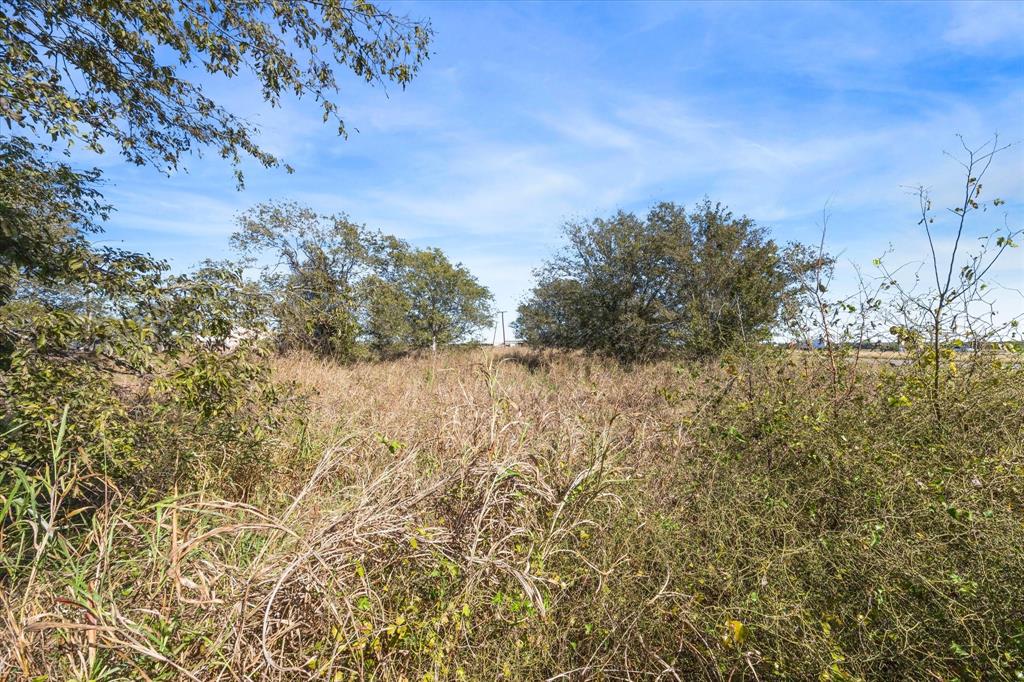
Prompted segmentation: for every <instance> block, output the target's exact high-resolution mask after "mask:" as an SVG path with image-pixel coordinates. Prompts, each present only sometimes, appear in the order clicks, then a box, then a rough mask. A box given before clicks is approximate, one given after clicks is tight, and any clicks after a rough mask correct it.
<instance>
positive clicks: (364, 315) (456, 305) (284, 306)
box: [232, 203, 491, 360]
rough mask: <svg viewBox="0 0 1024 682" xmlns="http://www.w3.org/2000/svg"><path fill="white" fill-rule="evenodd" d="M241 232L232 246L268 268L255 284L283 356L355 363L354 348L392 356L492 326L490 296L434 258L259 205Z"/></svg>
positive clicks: (357, 228)
mask: <svg viewBox="0 0 1024 682" xmlns="http://www.w3.org/2000/svg"><path fill="white" fill-rule="evenodd" d="M238 227H239V229H238V231H237V232H236V233H235V235H234V236H233V237H232V243H233V244H234V246H235V247H236V248H237V249H238V250H239V251H240V252H242V253H243V254H244V255H245V256H247V257H249V258H264V259H266V258H269V260H268V261H267V262H265V264H264V265H263V274H262V281H263V285H264V290H265V292H266V293H267V294H268V296H270V297H271V298H272V299H273V301H274V303H273V316H274V318H275V320H276V323H277V332H278V335H279V338H280V341H281V346H282V347H283V348H284V349H288V348H303V349H307V350H311V351H313V352H316V353H320V354H324V355H331V356H333V357H335V358H339V359H343V360H345V359H353V358H355V357H356V356H357V355H358V354H359V344H358V342H359V341H360V340H363V341H365V342H366V344H367V345H368V346H369V347H370V349H371V350H373V351H375V352H377V353H379V354H389V353H393V352H396V351H401V350H404V349H408V348H425V347H427V346H434V347H436V345H437V344H438V343H441V344H444V343H451V342H453V341H458V340H460V339H463V338H465V337H466V336H467V335H468V334H469V333H470V332H472V331H473V330H475V329H478V328H479V327H481V326H483V325H486V324H487V323H488V322H489V321H490V312H489V308H488V302H489V301H490V298H491V295H490V292H489V291H487V289H486V288H485V287H483V286H481V285H480V284H478V283H477V281H476V279H475V278H474V277H473V276H472V275H471V274H470V273H469V271H468V270H467V269H466V268H465V267H463V266H462V265H453V264H452V263H451V262H450V261H449V260H448V259H447V257H446V256H445V255H444V253H443V252H441V251H440V250H439V249H422V250H421V249H414V248H412V247H411V246H410V245H409V244H408V243H406V242H405V241H403V240H401V239H398V238H397V237H394V236H391V235H385V234H382V233H380V232H379V231H372V230H369V229H367V228H366V227H365V226H362V225H356V224H355V223H353V222H352V221H350V220H349V218H348V217H347V216H345V215H333V216H324V215H320V214H318V213H316V212H315V211H313V210H311V209H309V208H306V207H303V206H300V205H298V204H295V203H265V204H260V205H258V206H256V207H255V208H253V209H251V210H250V211H247V212H246V213H244V214H243V215H242V216H240V218H239V221H238Z"/></svg>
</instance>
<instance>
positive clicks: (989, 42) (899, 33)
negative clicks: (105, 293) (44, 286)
mask: <svg viewBox="0 0 1024 682" xmlns="http://www.w3.org/2000/svg"><path fill="white" fill-rule="evenodd" d="M390 6H391V7H393V8H396V9H398V10H399V11H402V12H407V13H409V14H411V15H413V16H419V17H429V18H430V19H431V21H432V23H433V26H434V29H435V31H436V39H435V42H434V44H433V46H432V51H433V55H432V57H431V59H430V60H429V61H428V62H427V63H426V64H425V66H424V68H423V71H422V73H421V75H420V76H419V77H418V78H417V79H416V80H415V81H414V82H413V83H412V84H411V85H410V87H409V88H408V89H407V90H404V91H402V90H400V89H391V90H388V91H386V92H385V91H384V90H382V89H380V88H376V89H372V88H367V87H366V86H364V85H361V84H359V83H355V82H350V83H346V84H345V91H344V92H343V93H342V96H341V103H342V112H343V115H344V117H345V119H346V123H347V125H348V127H349V129H350V131H351V134H350V136H349V138H348V139H347V140H343V139H340V138H338V137H337V136H336V134H335V130H334V129H333V128H332V127H330V126H326V127H325V126H323V125H322V124H321V119H320V116H319V113H318V111H317V110H316V108H315V106H314V105H312V104H308V103H301V102H294V101H286V102H285V103H284V105H283V106H282V107H281V108H278V109H270V108H269V107H268V106H266V105H264V104H263V103H262V102H261V101H260V98H259V91H258V89H257V88H256V87H254V85H253V83H252V82H251V81H248V80H245V79H240V80H237V81H230V82H224V81H217V80H212V79H211V80H209V82H208V83H207V85H206V89H207V91H208V92H210V93H212V94H213V95H214V96H215V97H217V98H220V99H222V100H223V101H225V102H227V103H229V104H230V105H231V106H232V107H233V108H235V109H236V110H237V111H239V112H242V113H244V114H246V115H248V116H249V117H251V118H252V119H253V120H254V121H256V122H257V123H258V124H259V125H260V126H261V128H262V130H263V134H262V139H263V142H264V144H265V145H266V146H267V147H268V148H269V149H270V150H271V151H274V152H276V153H279V154H281V155H282V156H284V157H285V159H286V160H287V161H289V162H290V163H291V164H292V165H293V166H294V167H295V169H296V172H295V173H294V174H293V175H288V174H286V173H285V172H284V171H282V170H263V169H260V168H258V167H256V166H255V165H252V164H248V165H247V166H246V173H247V188H246V189H245V190H244V191H241V192H238V191H236V190H235V186H234V181H233V179H232V176H231V169H230V167H229V166H228V165H227V164H226V163H224V162H222V161H221V160H219V159H218V158H216V157H215V156H214V157H212V158H211V157H207V158H193V159H191V160H190V161H189V163H188V166H189V172H188V173H181V174H177V175H175V176H173V177H166V176H163V175H160V174H159V173H157V172H155V171H152V170H149V169H143V168H136V167H132V166H128V165H126V164H124V163H121V162H119V161H118V160H117V159H116V158H113V157H105V158H103V159H101V160H100V163H99V164H98V165H100V166H101V167H102V168H103V169H104V170H105V172H106V175H107V177H108V179H109V181H110V183H111V185H110V186H109V187H108V188H107V196H108V198H109V199H110V200H112V201H113V203H114V204H115V206H117V207H118V211H117V213H116V214H115V215H114V217H113V218H112V219H111V221H110V223H109V225H108V231H107V234H106V235H105V236H104V239H105V240H106V241H107V242H108V243H110V242H117V243H120V244H121V245H123V246H126V247H128V248H133V249H138V250H142V251H148V252H151V253H153V254H154V255H157V256H160V257H165V258H168V259H169V260H171V262H172V264H173V265H174V267H175V268H176V269H184V268H187V267H189V266H190V265H192V264H194V263H195V262H197V261H199V260H201V259H202V258H205V257H223V256H228V255H230V251H229V248H228V237H229V235H230V233H231V231H232V229H233V217H234V215H235V214H237V212H239V211H241V210H243V209H245V208H247V207H249V206H251V205H253V204H255V203H257V202H259V201H262V200H266V199H271V198H275V199H294V200H298V201H300V202H304V203H307V204H309V205H311V206H313V207H314V208H316V209H318V210H321V211H324V212H346V213H348V214H349V216H350V217H351V218H353V219H354V220H356V221H358V222H363V223H366V224H367V225H369V226H371V227H376V228H380V229H382V230H384V231H386V232H391V233H393V234H396V235H398V236H401V237H403V238H406V239H408V240H410V241H411V242H413V243H414V244H416V245H419V246H428V245H429V246H440V247H442V248H443V249H445V250H446V251H447V252H448V253H449V255H450V256H451V257H452V258H453V260H458V261H461V262H463V263H465V264H466V265H467V266H469V267H470V268H471V269H472V270H473V272H474V273H475V274H476V275H477V276H478V278H479V279H480V280H481V281H482V282H483V283H484V284H486V285H487V286H489V287H490V288H491V289H492V291H493V292H494V293H495V295H496V299H497V303H498V305H499V307H500V308H501V309H504V310H514V309H515V306H516V304H517V302H518V301H519V300H520V299H521V298H522V297H523V296H524V294H525V293H526V292H527V291H528V289H529V287H530V283H531V270H532V269H533V268H534V267H536V266H537V265H539V264H540V263H541V261H542V260H543V259H544V258H545V257H546V256H547V255H549V254H550V253H551V252H552V250H553V249H555V248H557V246H558V244H559V243H560V240H559V234H560V226H561V224H562V223H563V222H564V221H565V220H566V219H570V218H577V217H590V216H595V215H606V214H608V213H610V212H613V211H614V210H616V209H618V208H625V209H627V210H638V211H643V210H645V209H646V208H647V207H648V206H650V205H651V204H652V203H655V202H657V201H662V200H671V201H676V202H678V203H685V204H692V203H693V202H695V201H697V200H699V199H700V198H701V197H703V196H704V195H708V196H709V197H710V198H712V199H713V200H716V201H722V202H724V203H726V204H728V205H729V206H730V207H731V208H732V209H733V210H734V212H737V213H745V214H747V215H749V216H751V217H753V218H755V219H756V220H757V221H758V222H760V223H762V224H764V225H766V226H769V227H770V228H771V229H772V232H773V234H774V235H775V238H776V239H777V240H778V241H780V242H786V241H789V240H802V241H813V240H816V239H817V235H818V233H819V229H820V227H819V226H820V223H821V216H822V210H823V208H824V206H825V205H826V203H827V204H828V205H829V207H830V212H831V220H830V223H829V229H830V234H829V246H830V248H831V250H832V251H834V252H839V253H841V254H842V257H843V265H842V267H841V268H840V279H841V284H843V285H845V286H849V285H850V284H851V283H852V274H851V273H852V267H851V266H850V265H849V264H848V263H849V262H850V261H854V262H858V263H861V264H863V265H869V263H870V261H871V259H872V258H874V257H875V256H878V255H880V254H881V253H882V252H883V251H884V250H885V249H886V248H887V247H888V246H889V245H890V244H891V245H892V248H893V251H894V254H893V256H892V257H891V258H892V259H895V260H901V261H903V260H913V259H915V258H920V257H922V256H923V255H924V250H923V249H924V244H923V243H921V241H920V234H919V233H918V229H919V228H918V227H917V226H916V220H917V217H916V208H917V205H916V201H915V199H914V198H913V197H911V196H909V195H908V194H907V190H906V186H911V185H912V186H916V185H926V186H928V187H930V188H931V189H932V192H933V194H934V196H935V199H936V203H937V204H938V205H942V206H944V205H947V204H948V205H952V204H951V203H950V202H951V201H952V200H953V197H954V195H955V190H956V187H957V183H958V182H962V180H961V179H960V178H959V175H958V169H957V167H956V165H955V164H954V163H953V162H952V161H950V160H949V159H948V158H947V157H945V156H944V155H943V151H944V150H955V149H957V147H958V145H959V142H958V141H957V139H956V137H955V134H956V133H961V134H963V135H964V136H965V138H966V139H968V140H969V141H972V142H977V143H979V144H980V143H981V142H983V141H985V140H986V139H988V138H989V137H991V135H992V134H993V133H994V132H998V133H999V134H1000V137H1001V139H1003V140H1005V141H1007V142H1020V141H1024V39H1022V38H1021V36H1022V35H1024V3H1013V2H998V3H992V4H983V3H972V4H944V3H938V2H931V3H921V4H909V3H900V4H881V3H853V4H812V3H799V4H782V3H764V4H741V3H715V4H706V5H704V4H689V3H688V4H671V3H652V4H637V3H628V4H617V3H594V4H589V3H579V4H577V3H567V2H563V3H547V4H544V3H537V4H533V3H493V4H491V3H476V2H474V3H457V2H445V3H426V2H424V3H415V4H392V5H390ZM987 188H988V193H989V194H990V196H995V195H999V196H1002V197H1003V198H1004V199H1006V200H1007V201H1008V204H1007V206H1005V207H1004V208H1005V209H1008V212H1009V215H1010V224H1011V225H1016V226H1018V227H1020V226H1022V225H1024V145H1018V146H1016V147H1014V148H1012V149H1011V150H1009V151H1007V152H1005V153H1004V154H1003V155H1002V158H1001V159H1000V160H999V161H998V162H997V164H996V166H995V167H994V168H993V170H992V172H991V175H990V177H989V181H988V183H987ZM1002 220H1003V217H1002V214H998V213H989V214H985V215H984V217H983V219H982V220H981V221H980V222H979V224H978V228H979V231H980V230H981V229H983V228H995V227H998V226H999V225H1001V224H1002ZM940 245H941V244H940ZM1021 251H1022V250H1021V249H1018V250H1016V252H1015V253H1012V254H1011V255H1010V257H1009V258H1008V259H1006V260H1005V261H1004V263H1003V265H1002V266H1001V267H1000V268H999V270H998V272H997V273H995V274H996V279H997V280H998V281H999V282H1000V283H1001V284H1002V285H1003V286H1006V287H1021V288H1024V254H1022V253H1021ZM1001 305H1002V306H1003V308H1004V309H1005V311H1006V313H1007V314H1011V313H1012V314H1017V313H1019V312H1022V311H1024V305H1021V303H1020V299H1019V297H1017V296H1016V295H1013V296H1011V295H1010V294H1009V293H1004V295H1002V297H1001Z"/></svg>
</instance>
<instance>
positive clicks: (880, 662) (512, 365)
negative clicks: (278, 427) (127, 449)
mask: <svg viewBox="0 0 1024 682" xmlns="http://www.w3.org/2000/svg"><path fill="white" fill-rule="evenodd" d="M885 371H889V370H885V369H882V368H875V369H873V370H872V371H871V372H868V373H865V374H866V376H862V377H861V379H860V383H859V384H858V385H857V386H856V387H854V389H853V390H852V391H850V393H849V398H848V401H847V402H846V403H844V404H843V405H842V406H831V405H828V404H827V396H829V395H832V393H831V391H830V390H829V389H828V386H827V385H826V384H827V379H826V378H825V373H824V372H822V371H820V370H819V368H818V367H817V366H816V365H815V358H814V356H813V355H810V354H809V355H808V356H807V357H806V358H804V359H800V358H796V359H794V358H793V357H791V356H790V355H788V354H785V353H778V354H775V355H772V356H771V357H759V358H749V357H736V358H733V359H732V360H726V361H723V362H721V363H715V364H713V365H707V366H684V365H676V364H673V363H670V362H663V363H658V364H653V365H647V366H642V367H633V368H625V367H621V366H618V365H615V364H612V363H608V362H604V361H600V360H595V359H591V358H587V357H583V356H573V355H561V354H550V355H540V354H529V353H527V352H523V351H501V350H497V351H492V350H489V349H487V350H479V351H462V352H451V353H444V354H439V355H438V356H437V357H432V356H425V357H420V358H406V359H401V360H396V361H393V362H388V363H380V364H361V365H354V366H350V367H340V366H336V365H332V364H330V363H324V362H321V361H318V360H315V359H313V358H310V357H294V358H287V359H282V360H279V361H278V362H277V363H276V366H275V372H276V375H277V376H278V378H279V379H280V380H282V381H293V382H295V383H297V384H298V385H299V386H300V387H302V388H303V390H305V391H308V393H309V400H308V408H307V410H306V414H305V427H304V428H303V429H302V430H301V432H299V433H296V434H295V435H294V436H293V435H292V434H282V435H281V439H280V440H281V443H282V444H281V446H280V447H279V449H278V454H277V457H276V460H275V461H274V462H273V466H272V471H273V473H272V474H271V475H270V476H269V477H268V479H269V480H268V481H267V482H266V485H265V490H264V492H263V493H262V494H261V496H260V497H259V499H253V500H250V501H249V502H248V503H242V502H239V501H232V500H221V499H216V498H215V497H212V496H210V495H209V494H208V493H206V492H204V491H203V490H197V491H190V492H189V493H188V494H183V495H179V496H175V497H173V498H169V499H164V500H160V501H158V502H153V503H149V504H140V503H139V502H138V500H137V499H133V500H131V501H129V500H127V499H121V498H119V497H117V496H114V497H113V498H112V499H111V500H109V501H108V503H107V504H105V505H104V506H102V507H101V508H100V509H98V510H92V511H91V512H90V513H88V514H83V515H82V516H81V517H80V519H86V518H87V519H88V520H87V521H86V522H84V523H82V524H79V525H78V526H77V527H75V526H73V524H72V522H64V524H63V525H61V526H55V525H53V524H51V523H49V520H50V519H55V518H57V517H58V516H61V517H62V518H63V516H62V515H61V513H60V511H61V510H60V509H59V506H60V505H61V491H62V490H67V489H69V488H70V487H71V486H72V485H73V484H74V480H75V477H76V476H77V473H76V470H75V469H74V467H73V466H72V465H71V464H59V465H58V466H55V471H54V473H55V475H54V484H53V488H52V490H53V494H52V495H51V496H50V498H49V502H48V505H47V506H44V507H43V508H41V510H40V513H39V516H38V518H36V519H34V520H32V523H34V524H35V526H34V529H35V530H36V531H37V532H36V533H35V535H34V538H35V540H34V542H35V545H34V548H33V551H34V552H35V556H36V558H35V561H34V564H33V565H34V566H35V567H36V568H33V571H32V574H31V575H30V576H27V577H25V578H24V579H20V580H18V581H17V582H16V583H14V584H11V585H10V588H11V589H10V590H8V591H7V592H6V593H4V594H2V595H0V598H2V600H3V601H2V602H0V609H2V613H3V616H4V618H3V621H2V623H0V628H2V629H0V677H3V676H4V673H6V677H7V678H9V679H18V678H20V677H25V678H29V679H31V678H33V677H38V678H39V679H82V680H85V679H89V680H108V679H109V680H114V679H151V680H171V679H196V680H203V681H204V682H205V681H206V680H243V679H251V680H293V679H307V678H308V679H328V680H349V679H359V680H363V679H380V680H424V679H430V680H447V679H452V680H458V679H469V680H491V679H499V678H505V679H516V680H520V679H574V680H576V679H649V678H655V679H658V678H664V679H744V678H746V679H769V678H793V679H810V678H815V677H820V678H821V679H862V678H878V677H887V678H892V679H895V678H903V679H906V678H914V679H925V678H928V677H930V678H932V679H947V680H951V679H954V678H959V679H972V678H973V679H998V678H1006V679H1012V676H1013V675H1014V674H1020V673H1019V671H1021V670H1022V669H1024V663H1022V659H1024V615H1022V610H1024V586H1022V585H1021V584H1020V581H1019V576H1020V575H1024V559H1022V555H1021V550H1020V547H1021V545H1022V543H1024V525H1022V523H1021V521H1022V519H1024V516H1022V502H1021V500H1022V499H1024V487H1022V481H1024V471H1022V467H1021V461H1022V459H1021V458H1022V448H1021V428H1022V427H1021V414H1022V413H1021V404H1022V403H1021V393H1022V390H1024V389H1022V386H1021V382H1017V381H1015V379H1018V378H1019V377H1003V378H1000V379H999V381H998V382H996V383H993V384H992V385H991V386H990V387H989V388H988V389H986V390H987V391H988V392H989V393H988V394H986V396H984V397H980V398H978V399H977V401H975V402H976V403H977V404H974V403H971V404H968V402H967V401H965V402H964V405H963V406H962V408H963V409H962V410H960V412H958V415H957V417H956V420H955V422H952V421H951V424H955V426H956V428H955V429H952V428H951V429H950V430H948V431H946V432H944V434H943V435H942V436H941V438H939V439H938V440H936V439H935V438H932V437H931V436H929V435H928V432H927V429H926V428H925V427H924V426H922V425H921V419H922V417H921V415H920V414H917V413H916V412H915V407H914V406H913V405H911V406H910V407H909V408H904V407H902V406H900V407H893V406H892V405H891V404H890V402H891V401H889V400H888V398H889V397H890V396H891V394H892V393H893V391H895V390H897V388H896V387H898V385H899V382H900V381H901V379H900V378H899V377H895V376H887V375H885V374H884V372H885ZM894 371H895V370H894ZM900 371H902V370H900ZM992 371H993V372H1014V371H1017V373H1018V374H1019V370H1013V369H1005V368H1001V369H997V370H992ZM985 376H989V375H988V374H986V375H985ZM992 376H996V377H997V378H999V377H1001V376H1002V375H999V374H993V375H992ZM989 394H990V395H989ZM922 414H924V415H927V414H929V413H928V412H927V410H923V409H922ZM984 414H987V415H988V416H987V417H985V419H986V420H987V421H986V423H984V424H982V423H980V422H979V417H978V415H984ZM971 424H973V426H971ZM949 431H956V433H957V435H956V436H955V437H954V436H952V435H950V433H949ZM61 461H63V460H61ZM63 511H64V513H65V514H66V512H67V510H63ZM37 569H38V570H37ZM1013 576H1018V577H1017V578H1015V577H1013Z"/></svg>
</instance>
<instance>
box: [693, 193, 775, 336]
mask: <svg viewBox="0 0 1024 682" xmlns="http://www.w3.org/2000/svg"><path fill="white" fill-rule="evenodd" d="M689 224H690V229H691V232H692V235H693V248H692V250H691V251H690V260H689V262H688V263H687V268H686V271H687V278H686V281H685V296H684V300H685V306H684V310H683V319H685V320H686V327H685V331H684V333H683V337H682V340H683V343H684V344H685V345H686V347H687V350H688V351H690V352H692V353H695V354H698V355H710V354H714V353H716V352H718V351H720V350H721V349H723V348H727V347H729V346H731V345H733V344H735V343H737V342H739V341H742V340H743V339H747V340H750V341H754V340H760V339H761V338H763V337H764V336H765V335H766V334H767V333H768V332H770V331H771V329H772V327H774V326H775V324H776V322H777V321H778V316H779V310H780V307H781V306H782V304H783V299H784V293H785V291H786V288H787V285H788V284H789V280H788V276H787V275H788V267H787V264H786V263H785V262H784V261H783V259H782V254H781V253H780V252H779V249H778V248H777V246H776V245H775V242H773V241H772V240H771V239H769V238H768V231H767V230H766V229H765V228H763V227H761V226H759V225H757V224H756V223H755V222H754V221H753V220H751V219H750V218H748V217H746V216H741V217H735V216H733V214H732V213H731V212H730V211H728V209H726V208H725V207H724V206H722V205H721V204H714V205H712V204H711V202H710V201H708V200H704V202H702V203H701V204H699V205H698V206H697V207H696V209H695V210H694V211H693V212H691V213H690V215H689Z"/></svg>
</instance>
